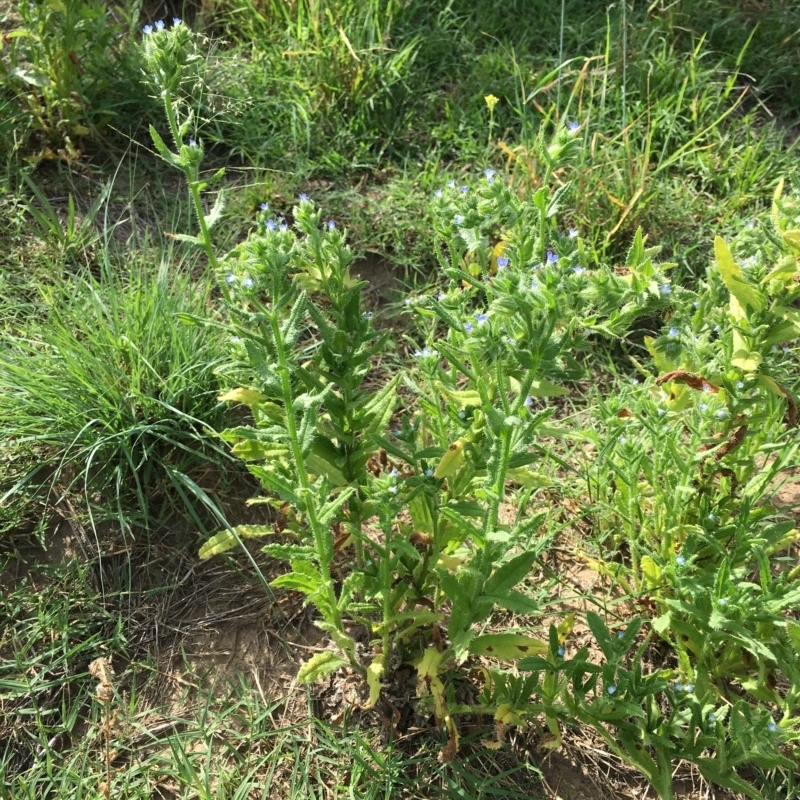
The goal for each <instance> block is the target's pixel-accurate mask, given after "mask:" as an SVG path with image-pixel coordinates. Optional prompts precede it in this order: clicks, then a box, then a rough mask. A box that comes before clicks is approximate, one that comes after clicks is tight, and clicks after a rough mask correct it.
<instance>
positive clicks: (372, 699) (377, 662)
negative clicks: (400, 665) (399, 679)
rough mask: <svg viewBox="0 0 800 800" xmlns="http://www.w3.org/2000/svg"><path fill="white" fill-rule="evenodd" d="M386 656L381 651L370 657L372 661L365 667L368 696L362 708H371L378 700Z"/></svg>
mask: <svg viewBox="0 0 800 800" xmlns="http://www.w3.org/2000/svg"><path fill="white" fill-rule="evenodd" d="M385 661H386V657H385V656H384V655H383V653H381V654H380V655H377V656H375V658H373V659H372V663H371V664H370V665H369V666H368V667H367V686H368V687H369V698H368V699H367V702H366V703H365V704H364V708H372V707H373V706H374V705H375V703H377V702H378V698H379V697H380V694H381V678H382V677H383V673H384V671H385V669H386V664H385Z"/></svg>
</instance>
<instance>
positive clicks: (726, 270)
mask: <svg viewBox="0 0 800 800" xmlns="http://www.w3.org/2000/svg"><path fill="white" fill-rule="evenodd" d="M714 256H715V258H716V261H717V268H718V269H719V273H720V275H721V276H722V281H723V283H724V284H725V286H727V287H728V291H729V292H730V293H731V294H732V295H733V296H734V297H736V299H737V300H738V301H739V302H740V303H741V304H742V306H743V307H745V308H747V307H748V306H749V307H750V308H752V309H753V310H754V311H761V309H762V308H764V305H765V300H764V296H763V295H762V294H761V292H759V291H758V289H756V288H755V287H754V286H751V285H750V284H749V283H747V282H746V281H745V279H744V275H743V274H742V270H741V268H740V267H739V265H738V264H737V263H736V262H735V261H734V259H733V254H732V253H731V251H730V248H729V247H728V245H727V244H725V240H724V239H723V238H722V237H721V236H717V237H715V238H714Z"/></svg>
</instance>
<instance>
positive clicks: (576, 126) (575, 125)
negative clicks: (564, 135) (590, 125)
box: [567, 120, 581, 133]
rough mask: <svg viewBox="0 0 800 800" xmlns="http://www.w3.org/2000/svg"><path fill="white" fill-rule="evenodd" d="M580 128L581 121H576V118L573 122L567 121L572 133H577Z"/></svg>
mask: <svg viewBox="0 0 800 800" xmlns="http://www.w3.org/2000/svg"><path fill="white" fill-rule="evenodd" d="M580 128H581V124H580V123H579V122H575V121H574V120H573V121H572V122H568V123H567V130H568V131H569V132H570V133H575V132H576V131H579V130H580Z"/></svg>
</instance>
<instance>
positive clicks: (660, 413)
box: [656, 408, 667, 417]
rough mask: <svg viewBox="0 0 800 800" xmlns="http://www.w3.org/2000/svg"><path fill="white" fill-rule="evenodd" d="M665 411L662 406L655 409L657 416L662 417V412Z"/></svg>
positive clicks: (664, 412)
mask: <svg viewBox="0 0 800 800" xmlns="http://www.w3.org/2000/svg"><path fill="white" fill-rule="evenodd" d="M666 413H667V412H666V410H665V409H663V408H659V409H658V410H657V411H656V414H658V416H659V417H663V416H664V414H666Z"/></svg>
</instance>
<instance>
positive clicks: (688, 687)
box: [683, 683, 694, 694]
mask: <svg viewBox="0 0 800 800" xmlns="http://www.w3.org/2000/svg"><path fill="white" fill-rule="evenodd" d="M683 688H684V690H685V691H687V692H689V694H691V693H692V692H693V691H694V684H693V683H687V684H686V686H684V687H683Z"/></svg>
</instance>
